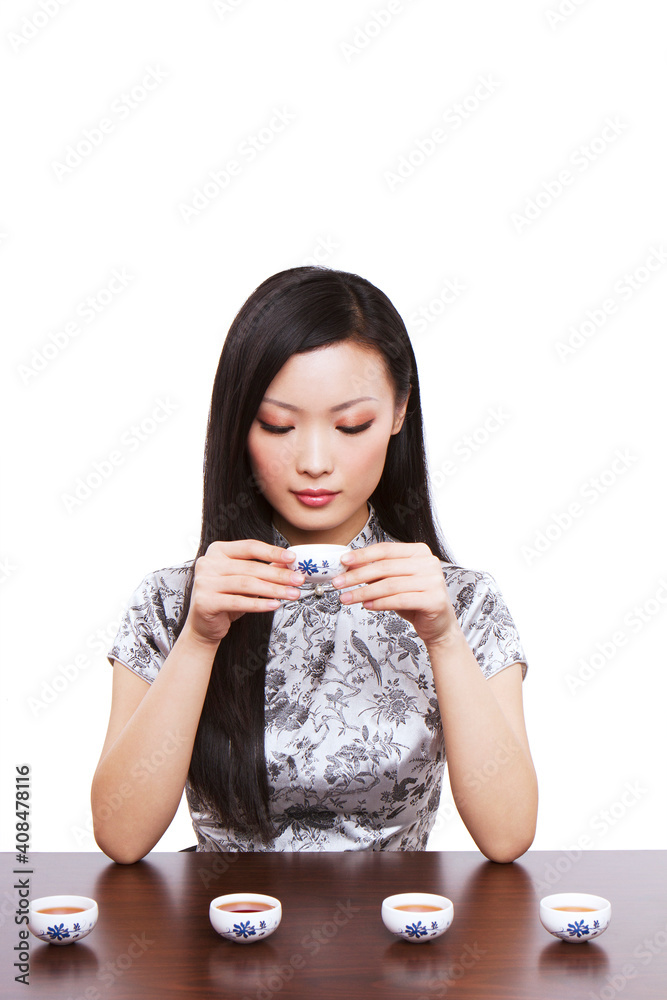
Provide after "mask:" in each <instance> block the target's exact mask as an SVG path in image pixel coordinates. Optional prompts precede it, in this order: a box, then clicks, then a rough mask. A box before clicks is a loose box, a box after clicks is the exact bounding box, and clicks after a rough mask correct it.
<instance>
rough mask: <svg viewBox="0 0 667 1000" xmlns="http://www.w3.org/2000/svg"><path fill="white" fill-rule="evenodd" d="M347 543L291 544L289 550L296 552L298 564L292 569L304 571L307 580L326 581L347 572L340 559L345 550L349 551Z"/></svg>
mask: <svg viewBox="0 0 667 1000" xmlns="http://www.w3.org/2000/svg"><path fill="white" fill-rule="evenodd" d="M349 551H350V550H349V548H348V546H347V545H290V547H289V549H288V552H293V553H294V558H295V561H296V565H294V564H292V567H291V568H292V569H294V570H297V571H298V572H300V573H304V574H305V576H306V581H305V582H308V580H314V581H315V582H316V583H324V581H325V580H333V578H334V577H335V576H340V574H341V573H344V572H345V569H346V567H345V566H343V564H342V563H341V561H340V557H341V556H342V554H343V552H349Z"/></svg>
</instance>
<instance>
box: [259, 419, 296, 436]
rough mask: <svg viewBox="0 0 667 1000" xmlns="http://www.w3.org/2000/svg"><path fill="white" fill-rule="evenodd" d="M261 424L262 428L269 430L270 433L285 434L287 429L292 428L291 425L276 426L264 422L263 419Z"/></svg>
mask: <svg viewBox="0 0 667 1000" xmlns="http://www.w3.org/2000/svg"><path fill="white" fill-rule="evenodd" d="M260 426H261V428H262V430H264V431H268V432H269V434H285V433H286V432H287V431H289V430H291V427H275V426H274V425H273V424H264V423H262V421H261V420H260Z"/></svg>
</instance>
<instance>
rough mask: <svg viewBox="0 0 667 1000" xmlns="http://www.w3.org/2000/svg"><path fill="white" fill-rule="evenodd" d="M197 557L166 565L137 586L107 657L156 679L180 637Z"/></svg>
mask: <svg viewBox="0 0 667 1000" xmlns="http://www.w3.org/2000/svg"><path fill="white" fill-rule="evenodd" d="M193 563H194V560H189V561H188V562H186V563H182V564H180V565H177V566H163V567H161V568H160V569H156V570H153V571H152V572H151V573H148V574H147V575H146V576H145V577H144V578H143V580H141V582H140V583H139V584H138V585H137V587H135V589H134V591H133V593H132V594H131V596H130V599H129V601H128V602H127V606H126V609H125V613H124V615H123V617H122V619H121V621H120V624H119V628H118V633H117V635H116V639H115V641H114V643H113V646H112V647H111V649H110V650H109V652H108V653H107V659H108V660H109V661H110V662H111V661H112V660H113V659H117V660H119V661H120V662H121V663H124V664H125V665H126V666H129V667H130V669H132V670H135V671H136V672H137V673H139V674H140V675H141V676H142V677H143V678H144V680H148V681H149V682H150V681H152V680H153V679H154V678H155V676H156V674H157V671H158V670H159V668H160V666H161V664H162V662H163V660H164V659H165V658H166V656H168V654H169V651H170V649H171V647H172V646H173V644H174V642H175V639H176V628H177V626H178V623H179V621H180V617H181V613H182V610H183V603H184V598H185V588H186V585H187V581H188V573H189V571H190V569H191V568H192V565H193Z"/></svg>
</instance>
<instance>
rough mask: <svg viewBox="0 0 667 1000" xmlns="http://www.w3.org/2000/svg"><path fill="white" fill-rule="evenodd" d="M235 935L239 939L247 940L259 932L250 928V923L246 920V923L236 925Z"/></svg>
mask: <svg viewBox="0 0 667 1000" xmlns="http://www.w3.org/2000/svg"><path fill="white" fill-rule="evenodd" d="M234 933H235V934H236V936H237V937H244V938H247V937H252V935H253V934H256V933H257V931H256V930H255V928H254V927H251V926H250V921H249V920H246V922H245V923H240V924H234Z"/></svg>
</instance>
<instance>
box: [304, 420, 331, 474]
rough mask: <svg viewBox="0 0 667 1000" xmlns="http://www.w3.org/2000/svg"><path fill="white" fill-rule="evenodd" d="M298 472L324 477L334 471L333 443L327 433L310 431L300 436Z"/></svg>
mask: <svg viewBox="0 0 667 1000" xmlns="http://www.w3.org/2000/svg"><path fill="white" fill-rule="evenodd" d="M296 470H297V472H298V473H300V474H303V475H307V476H313V477H317V476H322V475H325V474H326V473H330V472H332V471H333V455H332V450H331V442H330V439H329V436H328V434H327V433H326V432H325V431H318V430H315V429H313V430H310V431H308V432H304V433H303V434H301V435H299V440H298V442H297V452H296Z"/></svg>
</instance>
